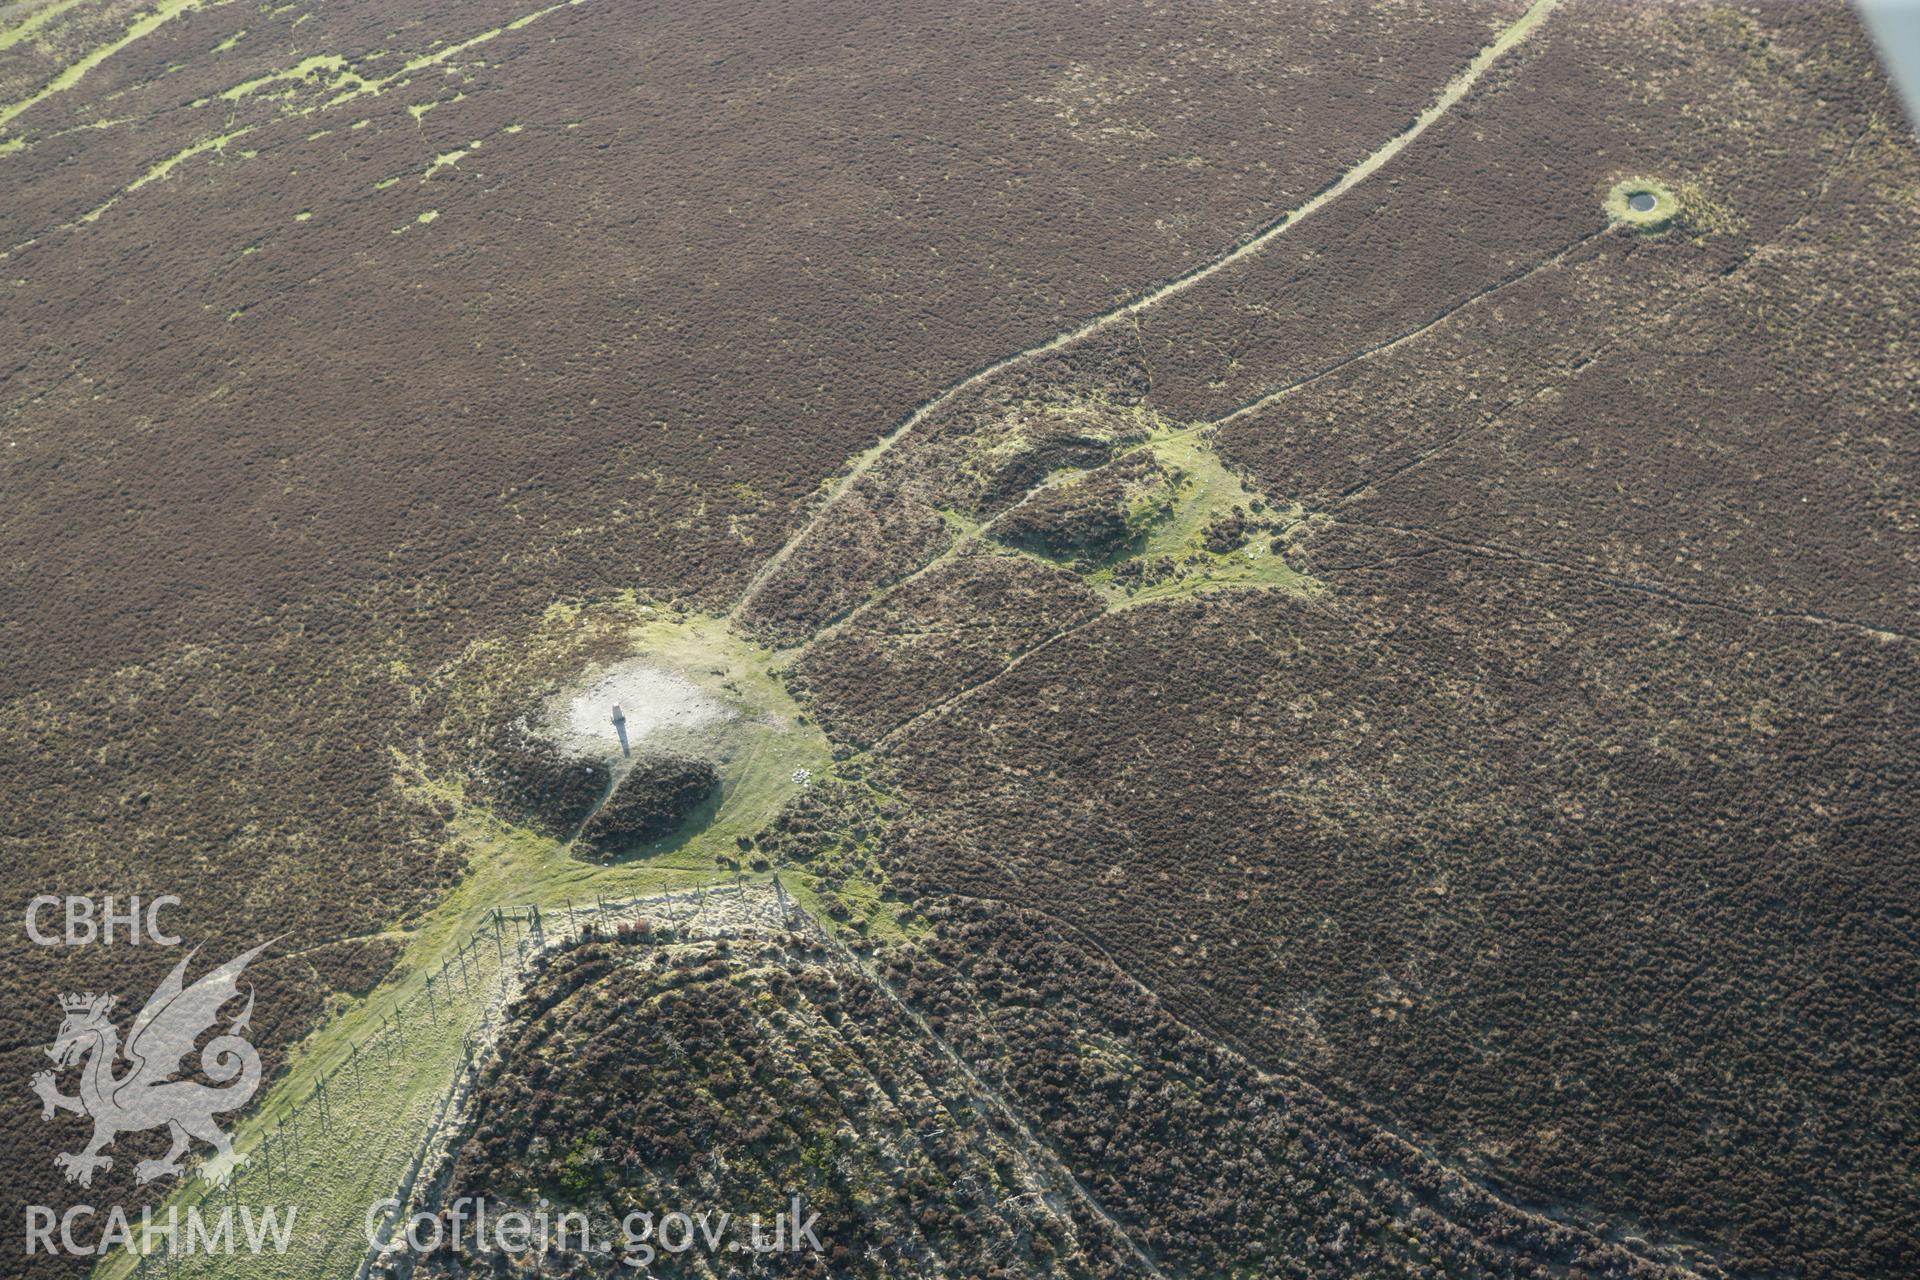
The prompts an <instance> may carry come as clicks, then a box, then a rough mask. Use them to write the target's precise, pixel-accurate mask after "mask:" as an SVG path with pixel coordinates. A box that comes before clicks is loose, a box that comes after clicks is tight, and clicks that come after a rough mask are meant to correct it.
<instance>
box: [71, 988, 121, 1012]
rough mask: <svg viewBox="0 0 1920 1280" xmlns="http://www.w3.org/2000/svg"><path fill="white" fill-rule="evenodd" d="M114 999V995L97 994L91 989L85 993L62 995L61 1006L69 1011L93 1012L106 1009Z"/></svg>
mask: <svg viewBox="0 0 1920 1280" xmlns="http://www.w3.org/2000/svg"><path fill="white" fill-rule="evenodd" d="M113 1001H114V997H112V996H97V995H95V994H93V992H91V991H89V992H87V993H86V994H84V995H65V996H61V997H60V1007H61V1008H62V1009H65V1010H66V1011H67V1012H68V1013H91V1012H93V1011H94V1010H96V1009H105V1008H106V1007H107V1006H108V1005H110V1004H112V1003H113Z"/></svg>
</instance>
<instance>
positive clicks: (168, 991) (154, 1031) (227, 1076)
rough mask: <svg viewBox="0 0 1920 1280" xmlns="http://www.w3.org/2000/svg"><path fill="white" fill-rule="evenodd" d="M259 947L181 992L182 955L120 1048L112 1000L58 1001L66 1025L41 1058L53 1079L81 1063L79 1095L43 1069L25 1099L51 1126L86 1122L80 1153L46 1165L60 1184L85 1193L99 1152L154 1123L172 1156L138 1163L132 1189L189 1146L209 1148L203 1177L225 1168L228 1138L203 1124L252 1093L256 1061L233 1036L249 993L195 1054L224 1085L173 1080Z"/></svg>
mask: <svg viewBox="0 0 1920 1280" xmlns="http://www.w3.org/2000/svg"><path fill="white" fill-rule="evenodd" d="M266 945H267V944H266V943H261V944H260V946H258V947H255V948H254V949H253V950H251V951H249V952H246V953H245V954H244V955H240V956H236V957H235V958H234V959H232V960H229V961H228V962H227V963H226V964H223V965H221V966H220V967H219V968H218V969H215V970H214V971H213V972H212V973H209V974H207V975H206V976H205V977H203V978H201V979H200V980H199V981H198V982H196V983H194V984H193V985H192V986H190V987H189V986H186V985H184V979H185V978H186V974H187V961H188V960H191V959H193V955H194V953H189V954H188V955H187V957H186V959H184V960H182V961H181V962H180V963H179V964H178V965H176V966H174V970H173V972H172V973H170V974H168V975H167V978H166V980H165V981H164V982H162V983H161V984H160V987H159V989H158V990H156V991H155V992H154V993H153V995H152V996H151V997H150V998H149V999H148V1000H147V1003H146V1007H145V1008H143V1009H141V1010H140V1013H139V1015H138V1016H137V1017H135V1018H134V1020H133V1026H132V1027H131V1029H130V1030H129V1031H128V1034H127V1040H126V1043H125V1044H124V1045H122V1044H121V1043H120V1035H119V1031H118V1030H117V1029H116V1028H115V1027H114V1025H113V1022H112V1020H111V1018H110V1017H109V1015H110V1014H111V1013H112V1011H113V1005H114V1002H115V1000H116V999H117V998H118V997H115V996H110V995H94V994H93V993H91V992H88V993H87V994H85V995H67V996H61V997H60V1008H61V1009H62V1011H64V1012H65V1014H66V1020H65V1021H64V1022H62V1023H61V1024H60V1034H59V1035H57V1036H55V1037H54V1041H53V1044H52V1046H51V1047H50V1048H48V1050H47V1056H48V1057H50V1058H52V1059H53V1061H54V1064H55V1065H56V1066H57V1067H58V1068H59V1069H60V1070H62V1071H64V1070H66V1069H67V1068H69V1067H71V1066H73V1065H74V1064H75V1063H77V1062H81V1061H82V1060H83V1059H84V1062H85V1065H84V1066H82V1067H81V1070H80V1092H79V1095H78V1096H77V1097H68V1096H67V1095H66V1094H63V1093H61V1092H60V1089H59V1086H58V1084H57V1083H56V1076H55V1073H54V1072H52V1071H42V1072H40V1073H39V1074H38V1075H36V1076H34V1078H33V1091H34V1092H35V1093H37V1094H39V1095H40V1102H41V1113H40V1114H41V1117H42V1118H43V1119H48V1120H51V1119H52V1118H53V1115H54V1113H55V1112H56V1111H74V1112H78V1113H79V1114H81V1115H83V1116H90V1117H92V1119H93V1137H92V1138H91V1139H90V1140H89V1141H88V1143H87V1145H86V1146H85V1147H83V1148H82V1149H81V1150H79V1151H77V1152H62V1153H61V1154H59V1155H57V1156H55V1157H54V1158H53V1162H54V1163H55V1164H56V1165H58V1166H60V1167H61V1168H62V1169H65V1170H66V1172H67V1181H69V1182H77V1183H79V1184H80V1185H81V1186H83V1187H85V1186H90V1185H92V1183H93V1174H94V1170H96V1169H108V1168H111V1167H112V1166H113V1158H112V1157H111V1156H103V1155H101V1154H100V1152H101V1150H102V1149H103V1148H105V1147H107V1146H109V1145H111V1144H112V1142H113V1140H114V1139H115V1138H116V1137H118V1136H119V1135H120V1134H123V1133H132V1132H137V1131H139V1130H142V1129H157V1128H159V1127H161V1126H162V1125H164V1126H166V1128H167V1130H168V1132H169V1133H170V1134H171V1135H172V1138H173V1148H172V1149H171V1150H170V1151H168V1152H167V1154H166V1155H165V1156H164V1157H162V1158H161V1159H158V1160H142V1161H141V1162H140V1163H139V1164H138V1165H136V1166H134V1176H135V1178H136V1179H137V1180H138V1181H140V1182H150V1181H152V1180H153V1179H155V1178H160V1177H164V1176H166V1175H167V1174H170V1173H179V1172H181V1165H180V1158H181V1157H182V1156H184V1155H186V1154H187V1151H188V1149H189V1148H190V1147H191V1146H192V1140H193V1139H196V1138H197V1139H199V1140H200V1141H201V1142H204V1143H206V1144H208V1145H209V1146H211V1147H212V1148H213V1149H214V1152H215V1160H216V1164H215V1165H214V1166H210V1168H209V1174H210V1176H211V1175H212V1174H213V1172H214V1170H215V1169H218V1170H219V1172H220V1174H221V1175H222V1176H224V1173H225V1172H226V1170H228V1169H230V1168H231V1166H232V1164H233V1139H232V1138H231V1137H229V1136H228V1135H227V1134H226V1133H225V1132H224V1131H223V1130H222V1129H221V1128H220V1126H219V1125H217V1124H215V1123H214V1119H213V1118H214V1116H216V1115H220V1114H223V1113H225V1112H229V1111H237V1110H239V1109H240V1108H241V1107H244V1106H246V1105H247V1102H248V1100H249V1099H251V1098H252V1097H253V1094H254V1091H255V1090H256V1089H258V1088H259V1087H260V1056H259V1054H257V1053H255V1052H254V1048H253V1046H252V1045H251V1044H248V1043H247V1041H246V1039H245V1038H244V1037H243V1036H242V1035H241V1033H242V1032H243V1031H245V1030H246V1028H247V1020H248V1019H249V1018H250V1017H251V1016H252V1015H253V989H252V988H251V987H249V988H248V989H247V1004H246V1008H244V1009H242V1010H241V1011H240V1013H239V1014H238V1016H236V1017H235V1018H234V1019H233V1020H232V1021H231V1022H229V1023H228V1024H227V1028H226V1030H225V1032H224V1033H223V1034H220V1035H217V1036H215V1037H214V1038H213V1039H211V1040H209V1041H208V1042H207V1044H206V1047H205V1048H203V1049H202V1050H201V1051H200V1070H201V1071H202V1072H203V1073H204V1074H205V1075H206V1076H207V1078H208V1079H210V1080H212V1081H214V1083H215V1084H217V1085H221V1086H224V1087H221V1088H214V1087H211V1086H208V1085H204V1084H201V1083H200V1082H199V1081H197V1080H182V1079H175V1078H174V1077H175V1076H176V1075H178V1074H179V1072H180V1070H181V1066H182V1063H183V1061H184V1060H185V1059H186V1057H187V1055H189V1054H191V1053H192V1052H193V1048H194V1044H195V1042H196V1041H197V1040H199V1038H200V1036H201V1033H202V1032H204V1031H206V1030H207V1029H208V1028H210V1027H212V1026H213V1025H214V1024H215V1023H216V1022H217V1021H218V1020H219V1017H220V1010H221V1009H222V1008H224V1007H225V1006H226V1005H227V1004H228V1003H229V1002H230V1001H232V1000H234V999H236V998H237V997H238V996H239V994H240V974H241V971H242V970H244V969H245V968H246V967H247V964H248V962H250V961H251V960H252V959H253V958H254V957H255V956H257V955H259V954H260V952H261V951H262V950H263V949H265V947H266ZM123 1058H124V1059H125V1060H126V1062H127V1063H128V1064H129V1065H128V1066H127V1068H126V1070H125V1071H124V1072H122V1073H120V1074H117V1075H116V1074H115V1068H116V1066H117V1065H118V1063H119V1061H120V1060H121V1059H123ZM236 1077H238V1078H237V1079H236Z"/></svg>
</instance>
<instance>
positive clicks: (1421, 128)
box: [727, 0, 1559, 623]
mask: <svg viewBox="0 0 1920 1280" xmlns="http://www.w3.org/2000/svg"><path fill="white" fill-rule="evenodd" d="M1558 3H1559V0H1533V4H1532V5H1530V6H1528V8H1527V11H1526V12H1525V13H1523V14H1521V15H1520V17H1519V18H1518V19H1516V20H1515V21H1514V22H1513V24H1512V25H1510V26H1508V27H1507V28H1505V29H1504V30H1502V31H1501V32H1500V34H1499V35H1497V36H1496V37H1494V39H1493V42H1492V43H1490V44H1488V45H1487V46H1486V47H1484V48H1482V49H1481V50H1480V52H1479V53H1477V54H1475V55H1474V56H1473V58H1472V60H1471V61H1469V62H1468V63H1467V65H1466V67H1465V68H1464V69H1463V70H1462V71H1461V72H1460V73H1459V74H1458V75H1456V76H1454V78H1453V79H1451V80H1449V81H1448V82H1447V84H1446V86H1445V87H1444V88H1443V89H1441V91H1440V94H1439V96H1438V97H1436V98H1435V99H1434V100H1433V101H1432V102H1431V103H1429V104H1428V105H1427V107H1426V109H1425V110H1423V111H1421V113H1420V114H1419V115H1418V116H1415V117H1414V120H1413V123H1412V124H1410V125H1408V126H1407V127H1406V128H1405V129H1403V130H1401V131H1400V132H1399V133H1397V134H1395V135H1394V136H1393V137H1391V138H1389V139H1387V141H1386V142H1384V143H1382V144H1381V145H1380V146H1379V147H1378V148H1376V149H1375V150H1374V151H1373V152H1372V153H1371V154H1369V155H1368V156H1367V157H1366V159H1364V160H1362V161H1360V162H1359V163H1358V164H1356V165H1354V166H1353V167H1352V168H1351V169H1348V170H1347V171H1346V172H1345V173H1343V174H1341V175H1340V177H1339V178H1338V179H1336V180H1335V181H1334V182H1333V183H1332V184H1331V185H1329V186H1327V187H1323V188H1322V189H1321V190H1320V191H1319V193H1318V194H1316V195H1315V196H1313V197H1312V198H1311V199H1310V200H1308V201H1307V202H1306V203H1304V204H1302V205H1299V206H1298V207H1296V208H1293V209H1289V210H1288V211H1287V212H1285V213H1283V214H1281V215H1280V216H1279V217H1278V218H1275V219H1274V220H1273V221H1271V222H1269V223H1267V224H1266V225H1265V226H1264V227H1262V228H1261V229H1260V230H1258V231H1256V232H1255V233H1254V234H1253V235H1252V236H1250V237H1248V238H1247V239H1245V240H1242V241H1241V242H1240V243H1239V244H1237V245H1235V246H1234V247H1233V248H1231V249H1229V250H1227V251H1226V252H1225V253H1223V254H1221V255H1220V256H1219V257H1216V258H1212V259H1210V260H1208V261H1207V262H1205V263H1202V264H1201V265H1200V266H1197V267H1194V268H1193V269H1191V270H1189V271H1186V272H1183V273H1182V274H1180V275H1177V276H1175V277H1173V278H1172V279H1171V280H1167V281H1165V282H1163V283H1161V284H1158V285H1155V286H1154V287H1153V288H1151V289H1149V290H1147V291H1146V292H1145V293H1142V294H1140V295H1138V296H1137V297H1135V298H1132V299H1131V300H1129V301H1126V302H1122V303H1120V304H1119V305H1118V306H1115V307H1112V308H1109V309H1108V310H1106V311H1103V312H1101V313H1100V314H1098V315H1096V316H1094V317H1093V318H1092V319H1090V320H1087V321H1085V322H1083V323H1082V324H1080V325H1079V326H1077V327H1075V328H1073V329H1067V330H1063V331H1062V332H1060V333H1056V334H1054V335H1053V336H1052V337H1050V338H1047V339H1045V340H1044V341H1042V342H1039V343H1036V344H1034V345H1033V346H1030V347H1026V348H1024V349H1022V350H1019V351H1016V352H1014V353H1013V354H1011V355H1008V356H1002V357H1001V358H1000V359H998V360H996V361H994V362H993V363H991V364H988V365H985V366H983V367H981V368H979V369H976V370H975V371H974V372H972V373H970V374H968V375H967V376H966V377H964V378H962V379H960V381H958V382H955V383H952V384H950V385H948V386H947V387H945V388H944V389H942V390H941V391H939V392H938V393H936V394H935V395H934V396H933V397H932V398H931V399H929V400H926V401H923V402H922V403H921V405H920V407H919V408H917V409H915V410H914V411H913V412H912V413H910V414H908V415H907V416H906V417H905V418H904V419H902V420H901V422H900V424H899V425H898V426H896V427H895V428H894V429H893V430H892V431H889V432H888V433H887V434H886V435H884V436H882V437H881V438H880V439H879V440H878V441H876V442H875V443H874V444H872V445H871V446H869V447H868V448H867V449H865V450H864V451H862V452H861V453H859V454H857V455H856V456H855V457H854V459H853V462H852V464H851V465H850V466H849V467H848V468H847V470H846V472H845V473H844V474H843V475H842V476H841V477H840V478H839V479H838V480H836V481H834V482H833V485H832V486H831V487H830V488H829V489H828V491H827V495H826V497H825V498H824V499H822V500H821V502H820V504H819V505H818V506H817V507H816V508H815V509H814V512H813V514H812V515H811V516H809V517H807V519H806V520H805V521H803V522H802V523H801V525H800V527H799V528H798V529H796V530H794V532H793V533H792V535H790V536H789V537H788V538H787V540H786V541H785V542H784V543H782V544H781V545H780V549H779V550H777V551H775V552H774V553H773V555H771V556H769V557H768V558H767V561H766V563H764V564H762V565H761V566H760V568H759V569H758V570H756V571H755V572H754V575H753V577H752V578H750V579H748V581H747V585H746V588H745V589H744V590H743V591H742V592H741V593H740V599H739V600H738V601H737V602H736V603H735V604H734V606H733V609H732V611H731V612H729V613H728V614H727V621H728V622H730V623H731V622H735V621H738V619H739V617H740V614H741V612H742V611H743V610H744V609H745V608H746V606H747V604H748V602H749V601H751V600H752V599H753V597H754V595H755V594H756V593H757V592H758V591H759V590H760V588H761V587H762V586H763V585H765V583H766V582H767V581H768V579H770V578H772V577H773V575H774V574H776V573H778V572H779V571H780V569H781V567H782V566H783V565H785V564H786V562H787V559H788V557H790V556H791V555H792V554H793V549H794V548H795V547H796V546H798V545H799V544H800V543H801V542H802V541H803V540H804V539H805V538H806V536H807V535H808V534H809V533H811V532H812V531H813V529H814V527H815V526H816V525H818V524H819V523H820V520H821V518H822V517H824V516H825V515H826V514H827V513H828V512H829V511H831V510H832V509H833V508H834V505H835V504H836V503H837V502H839V500H840V497H841V495H842V494H844V493H846V491H847V490H848V489H849V488H850V487H851V486H852V485H854V484H855V483H856V482H858V481H859V479H860V477H861V476H863V475H865V474H866V473H867V472H868V471H870V470H871V469H872V468H873V466H874V464H875V463H877V462H879V461H880V459H882V458H884V457H885V456H886V455H887V454H888V453H889V452H891V451H892V449H893V448H894V446H895V445H897V444H899V443H900V441H902V440H904V439H905V438H906V437H907V436H908V435H909V434H911V433H912V432H913V429H914V428H915V427H917V426H919V425H920V424H921V423H922V422H925V421H926V420H927V419H928V418H930V417H931V416H933V415H934V414H935V413H938V412H939V411H940V410H941V409H943V408H945V407H946V406H947V405H949V404H951V403H952V402H953V401H954V400H955V399H957V398H958V397H960V396H961V395H963V394H965V393H966V392H968V391H970V390H972V389H973V388H975V387H977V386H980V385H982V384H983V383H985V382H987V381H989V380H991V379H993V378H995V377H998V376H999V375H1000V374H1002V373H1004V372H1006V371H1007V370H1008V369H1011V368H1013V367H1015V366H1016V365H1019V364H1021V363H1023V362H1025V361H1027V360H1031V359H1033V358H1034V357H1036V356H1043V355H1047V354H1049V353H1051V352H1054V351H1058V350H1060V349H1061V348H1063V347H1067V346H1071V345H1072V344H1073V343H1076V342H1079V341H1081V340H1082V339H1085V338H1090V337H1092V336H1093V335H1095V334H1097V333H1100V332H1102V331H1103V330H1105V329H1107V328H1110V327H1111V326H1113V325H1115V324H1117V323H1119V322H1121V321H1123V320H1125V321H1131V320H1132V319H1133V318H1134V317H1136V316H1138V315H1139V314H1140V313H1142V312H1144V311H1147V310H1149V309H1150V308H1152V307H1155V306H1157V305H1159V304H1160V303H1162V302H1165V301H1166V300H1167V299H1169V298H1172V297H1175V296H1177V295H1179V294H1181V293H1184V292H1186V291H1187V290H1188V289H1191V288H1192V287H1193V286H1194V285H1196V284H1199V283H1200V282H1201V281H1203V280H1205V279H1207V278H1208V277H1210V276H1213V275H1215V274H1217V273H1218V272H1221V271H1224V270H1226V269H1227V268H1228V267H1230V266H1232V265H1234V264H1235V263H1237V262H1241V261H1244V260H1245V259H1248V258H1251V257H1253V256H1254V255H1256V254H1258V253H1260V252H1262V251H1263V250H1265V249H1266V248H1267V246H1268V245H1270V244H1272V243H1273V242H1274V240H1276V239H1277V238H1279V237H1280V236H1281V235H1283V234H1284V233H1285V232H1286V231H1288V230H1289V229H1290V228H1292V227H1295V226H1297V225H1299V224H1300V223H1301V222H1304V221H1305V220H1306V219H1308V218H1310V217H1312V216H1313V215H1314V214H1315V213H1317V212H1319V211H1320V210H1321V209H1324V208H1326V207H1327V206H1328V205H1330V204H1332V203H1333V202H1334V201H1335V200H1338V199H1339V198H1340V197H1341V196H1343V195H1345V194H1346V193H1347V192H1349V191H1351V190H1353V189H1354V188H1355V187H1357V186H1359V185H1360V184H1361V183H1362V182H1365V181H1366V180H1367V179H1368V178H1370V177H1372V176H1373V175H1374V174H1375V173H1377V172H1378V171H1379V170H1380V168H1381V166H1383V165H1385V164H1386V163H1387V161H1389V160H1391V159H1393V158H1394V157H1395V156H1397V155H1399V154H1400V153H1401V152H1402V151H1404V150H1406V148H1407V147H1408V146H1409V145H1410V144H1411V143H1412V142H1413V141H1414V139H1416V138H1418V137H1419V136H1420V135H1421V134H1423V133H1425V132H1426V131H1427V130H1428V129H1429V128H1431V127H1432V126H1433V124H1434V122H1435V121H1437V120H1439V119H1440V117H1442V116H1444V115H1445V114H1446V113H1447V112H1448V111H1450V110H1451V109H1452V108H1453V107H1454V106H1455V105H1456V104H1457V103H1459V101H1460V100H1461V99H1462V98H1464V97H1466V96H1467V94H1468V93H1469V92H1471V91H1472V89H1473V87H1474V85H1476V84H1478V83H1479V82H1480V79H1481V77H1482V76H1484V75H1486V73H1487V71H1488V70H1489V69H1490V68H1491V67H1492V66H1493V64H1494V63H1496V62H1498V61H1499V60H1500V58H1501V57H1502V56H1504V55H1505V54H1506V53H1508V52H1509V51H1510V50H1512V49H1513V48H1514V47H1515V46H1517V45H1518V44H1519V43H1520V42H1521V41H1523V40H1525V39H1526V38H1527V37H1528V36H1529V35H1531V34H1532V33H1533V31H1534V29H1535V28H1536V27H1538V26H1539V25H1540V24H1541V23H1542V22H1544V21H1545V20H1546V18H1547V15H1548V14H1549V13H1551V12H1552V11H1553V9H1554V7H1555V6H1556V5H1557V4H1558Z"/></svg>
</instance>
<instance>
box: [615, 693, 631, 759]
mask: <svg viewBox="0 0 1920 1280" xmlns="http://www.w3.org/2000/svg"><path fill="white" fill-rule="evenodd" d="M613 731H614V732H615V733H617V734H619V735H620V754H621V755H623V756H630V755H632V754H633V752H632V751H631V750H629V749H628V747H627V717H626V715H625V714H624V713H623V712H622V711H621V710H620V704H619V703H617V702H616V703H614V704H613Z"/></svg>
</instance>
